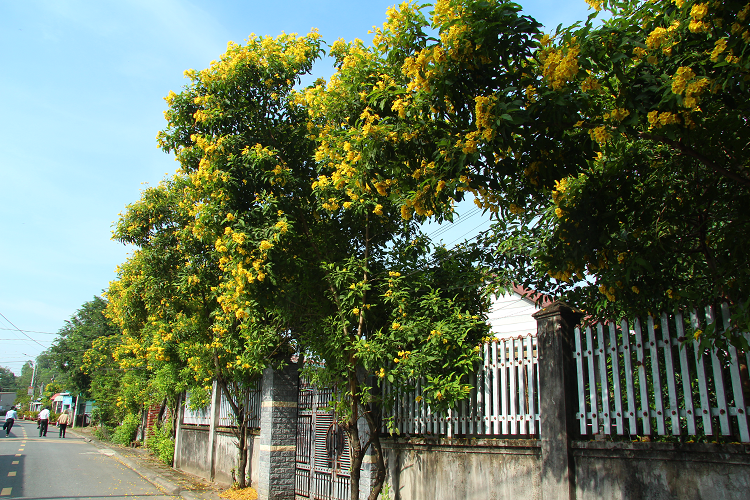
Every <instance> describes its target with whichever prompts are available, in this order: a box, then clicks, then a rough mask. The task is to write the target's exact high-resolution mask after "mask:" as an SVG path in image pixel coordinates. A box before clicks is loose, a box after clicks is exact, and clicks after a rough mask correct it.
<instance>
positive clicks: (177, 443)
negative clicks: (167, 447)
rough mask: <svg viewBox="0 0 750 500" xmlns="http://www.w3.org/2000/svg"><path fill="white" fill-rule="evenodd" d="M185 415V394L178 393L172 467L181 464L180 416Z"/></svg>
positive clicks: (176, 467)
mask: <svg viewBox="0 0 750 500" xmlns="http://www.w3.org/2000/svg"><path fill="white" fill-rule="evenodd" d="M184 415H185V394H180V395H179V396H178V397H177V419H176V421H177V423H176V424H175V430H174V455H173V456H172V467H174V468H175V469H179V468H180V466H181V465H182V454H181V453H180V447H181V446H182V418H183V416H184Z"/></svg>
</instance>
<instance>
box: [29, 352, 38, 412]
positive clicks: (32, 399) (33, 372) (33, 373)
mask: <svg viewBox="0 0 750 500" xmlns="http://www.w3.org/2000/svg"><path fill="white" fill-rule="evenodd" d="M36 365H37V362H36V359H34V370H33V371H32V372H31V394H30V396H31V399H30V400H29V411H31V403H33V402H34V379H35V378H36Z"/></svg>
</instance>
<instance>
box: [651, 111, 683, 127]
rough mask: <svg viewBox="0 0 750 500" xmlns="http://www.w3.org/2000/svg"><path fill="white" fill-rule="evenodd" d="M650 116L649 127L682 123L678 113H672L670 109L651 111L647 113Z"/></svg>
mask: <svg viewBox="0 0 750 500" xmlns="http://www.w3.org/2000/svg"><path fill="white" fill-rule="evenodd" d="M647 118H648V124H649V126H648V128H649V129H651V128H654V127H656V128H661V127H663V126H665V125H672V124H675V123H680V117H679V116H678V115H677V114H676V113H672V112H669V111H663V112H661V113H660V112H659V111H657V110H654V111H650V112H649V113H648V115H647Z"/></svg>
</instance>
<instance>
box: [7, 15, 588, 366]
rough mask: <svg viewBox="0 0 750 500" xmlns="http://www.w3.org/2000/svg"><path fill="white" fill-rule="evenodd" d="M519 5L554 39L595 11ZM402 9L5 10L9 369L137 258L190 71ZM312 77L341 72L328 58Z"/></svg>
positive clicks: (369, 22) (170, 167) (360, 27)
mask: <svg viewBox="0 0 750 500" xmlns="http://www.w3.org/2000/svg"><path fill="white" fill-rule="evenodd" d="M520 3H521V5H523V7H524V12H525V13H526V14H529V15H532V16H534V17H536V18H537V19H538V20H539V21H540V22H542V23H543V24H544V25H545V26H546V27H548V31H551V30H553V29H554V27H556V26H557V25H558V24H559V23H562V24H564V25H567V24H571V23H572V22H574V21H576V20H580V19H584V18H585V17H586V15H587V14H588V11H587V5H586V3H585V2H584V0H558V1H550V0H536V1H522V2H520ZM393 4H394V2H393V1H381V0H369V1H358V2H354V1H342V0H317V1H295V0H276V1H271V2H269V1H265V2H259V1H238V0H237V1H229V0H225V1H222V0H212V1H204V0H194V1H187V0H118V1H116V2H115V1H101V0H98V1H94V0H46V1H45V0H23V1H16V2H11V1H9V0H2V1H0V95H2V96H3V98H2V100H0V151H1V153H0V190H1V191H0V314H2V316H0V366H5V367H8V368H10V369H11V370H13V371H14V372H15V373H16V374H20V368H21V366H22V364H23V362H24V361H25V360H27V359H33V358H34V357H35V356H36V355H37V354H39V352H41V351H42V350H43V348H44V347H47V346H49V345H50V342H51V341H52V340H53V339H54V335H53V334H54V333H55V332H57V331H58V330H59V329H60V328H61V327H63V326H64V324H65V320H66V319H68V318H70V316H71V315H72V314H74V313H75V311H76V310H77V309H78V308H79V307H80V306H81V305H82V304H83V303H84V302H86V301H88V300H91V299H92V298H93V296H94V295H98V294H100V293H101V292H102V290H104V289H106V288H107V286H108V283H109V281H110V280H112V279H113V278H114V277H115V266H116V265H118V264H120V263H121V262H123V261H124V260H125V259H126V257H127V251H128V249H127V248H125V247H123V246H122V245H120V244H118V243H115V242H113V241H111V239H110V236H111V229H112V223H113V221H114V220H115V219H116V218H117V216H118V213H119V212H121V211H122V210H123V209H124V208H125V205H127V204H128V203H131V202H134V201H136V200H137V199H138V197H139V192H140V190H141V189H142V188H143V187H144V183H148V184H152V185H155V184H157V183H158V182H159V180H160V179H162V178H163V177H164V176H165V174H171V173H173V172H174V170H175V167H176V164H175V163H174V161H173V158H172V157H170V156H168V155H166V154H164V153H163V152H161V151H160V150H158V149H157V148H156V141H155V136H156V133H157V132H158V131H159V130H161V129H162V128H163V127H164V125H165V122H164V118H163V116H162V111H163V110H164V109H165V108H166V104H165V102H164V101H163V99H162V98H163V97H164V96H165V95H167V93H168V92H169V91H170V90H174V91H176V92H179V90H180V89H181V88H182V86H183V85H184V84H185V80H184V78H183V71H184V70H186V69H189V68H194V69H202V68H205V67H206V66H207V65H208V64H209V62H210V61H211V60H212V59H217V58H218V56H219V55H221V54H222V53H223V52H224V50H225V49H226V45H227V42H228V41H230V40H232V41H235V42H238V43H240V42H242V41H243V40H244V39H245V38H246V37H247V36H248V35H249V34H250V33H256V34H259V35H272V36H275V35H278V34H279V33H281V32H282V31H286V32H288V33H289V32H297V33H307V32H308V31H309V30H310V28H312V27H317V28H318V29H319V30H320V33H321V35H323V39H324V40H326V41H328V42H329V43H332V42H333V41H334V40H336V39H337V38H339V37H341V38H344V39H346V40H351V39H353V38H362V39H363V40H365V41H369V40H370V35H368V34H367V32H368V31H369V29H370V28H371V27H372V26H373V25H380V24H382V22H383V20H384V19H385V11H386V9H387V7H389V6H391V5H393ZM315 71H316V76H323V77H328V76H329V75H330V74H331V72H332V70H331V69H330V64H329V63H328V62H325V63H322V64H319V65H318V66H316V69H315ZM475 219H477V218H476V217H474V218H472V221H474V220H475ZM476 222H477V223H479V222H480V221H476ZM475 225H476V224H474V223H473V222H469V221H468V220H467V221H466V223H465V224H462V228H461V231H458V232H457V237H459V236H462V235H463V233H464V232H466V231H469V230H471V229H472V228H473V227H474V226H475ZM464 229H465V230H466V231H464ZM449 240H451V238H450V237H446V242H448V243H449V242H450V241H449ZM11 323H12V325H15V326H16V327H18V328H20V329H21V330H24V331H26V333H27V335H28V336H29V337H31V338H32V339H34V341H32V340H30V339H29V338H28V337H27V336H25V335H23V334H22V333H20V332H18V331H17V330H15V328H14V326H12V325H11ZM41 332H46V333H41Z"/></svg>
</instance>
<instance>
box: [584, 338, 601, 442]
mask: <svg viewBox="0 0 750 500" xmlns="http://www.w3.org/2000/svg"><path fill="white" fill-rule="evenodd" d="M593 337H594V334H593V332H592V331H591V327H590V326H587V327H586V356H587V357H588V367H589V373H588V383H589V407H590V408H591V433H592V434H599V414H598V411H599V404H598V403H599V402H598V401H597V397H596V369H595V367H594V347H593V342H594V341H593Z"/></svg>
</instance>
